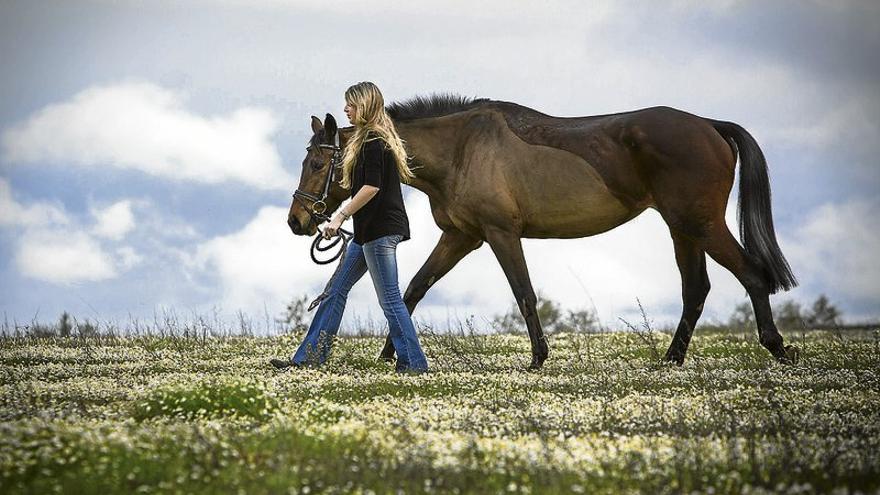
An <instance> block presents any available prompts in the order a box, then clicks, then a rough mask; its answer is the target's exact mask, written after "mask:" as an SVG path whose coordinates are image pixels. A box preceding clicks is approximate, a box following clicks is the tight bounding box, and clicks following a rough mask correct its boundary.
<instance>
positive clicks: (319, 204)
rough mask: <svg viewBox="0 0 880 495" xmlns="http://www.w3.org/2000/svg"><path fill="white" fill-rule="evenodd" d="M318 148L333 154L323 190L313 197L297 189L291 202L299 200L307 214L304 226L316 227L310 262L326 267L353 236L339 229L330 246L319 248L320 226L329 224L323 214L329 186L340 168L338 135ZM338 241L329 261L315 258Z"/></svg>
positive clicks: (341, 251) (322, 235)
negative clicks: (337, 248) (335, 251)
mask: <svg viewBox="0 0 880 495" xmlns="http://www.w3.org/2000/svg"><path fill="white" fill-rule="evenodd" d="M318 147H319V148H322V149H329V150H333V154H332V155H331V156H330V166H329V167H328V169H329V171H328V172H327V178H326V179H325V180H324V189H323V190H322V191H321V196H320V197H318V196H315V195H314V194H312V193H309V192H307V191H303V190H301V189H297V190H296V191H294V193H293V200H294V201H296V200H299V201H300V202H301V203H302V204H303V207H304V208H305V210H306V212H307V213H308V214H309V223H308V224H306V227H308V226H309V225H311V224H312V222H314V223H315V225H316V226H319V227H318V235H317V236H316V237H315V240H314V241H313V242H312V250H311V256H312V261H314V262H315V263H317V264H319V265H326V264H328V263H332V262H334V261H336V259H337V258H339V257H340V256H342V254H343V253H344V252H345V249H346V247H347V246H348V240H349V239H350V238H351V237H352V236H353V235H354V234H352V233H351V232H349V231H347V230H345V229H342V228H340V229H339V230H338V231H337V234H336V239H334V240H333V241H332V242H330V244H328V245H326V246H321V240H322V239H323V238H324V233H323V231H321V228H320V224H322V223H324V222H329V221H330V217H329V216H328V215H327V214H326V213H325V212H326V211H327V202H326V201H327V197H328V196H329V195H330V186H331V185H332V184H333V181H334V180H335V178H336V170H337V169H338V168H340V167H341V166H342V148H341V147H340V146H339V133H338V132H337V133H336V137H335V143H334V144H325V143H320V144H318ZM306 150H307V151H311V150H312V144H309V146H308V147H306ZM306 201H311V205H309V204H308V203H306ZM339 241H342V246H341V247H340V249H339V252H338V253H336V255H335V256H333V257H332V258H330V259H327V260H319V259H318V258H317V256H315V251H322V252H323V251H327V250H329V249H332V248H333V247H334V246H336V245H337V244H339Z"/></svg>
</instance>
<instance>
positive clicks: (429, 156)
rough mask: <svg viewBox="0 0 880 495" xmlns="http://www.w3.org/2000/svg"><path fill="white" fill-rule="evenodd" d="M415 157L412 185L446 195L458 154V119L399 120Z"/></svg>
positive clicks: (410, 154) (410, 150) (408, 152)
mask: <svg viewBox="0 0 880 495" xmlns="http://www.w3.org/2000/svg"><path fill="white" fill-rule="evenodd" d="M395 127H396V128H397V132H398V134H400V137H401V139H403V140H404V142H405V144H406V151H407V154H409V156H411V157H413V159H412V168H413V174H415V178H414V179H413V180H412V182H410V185H411V186H412V187H414V188H416V189H418V190H420V191H422V192H424V193H425V194H427V195H428V196H435V195H438V194H442V192H443V191H444V190H445V183H446V181H447V180H448V179H449V171H450V170H451V168H452V161H453V156H454V153H455V135H456V133H457V132H456V131H457V127H458V126H457V122H452V121H450V119H445V120H444V121H442V122H438V119H419V120H417V121H413V122H399V123H395Z"/></svg>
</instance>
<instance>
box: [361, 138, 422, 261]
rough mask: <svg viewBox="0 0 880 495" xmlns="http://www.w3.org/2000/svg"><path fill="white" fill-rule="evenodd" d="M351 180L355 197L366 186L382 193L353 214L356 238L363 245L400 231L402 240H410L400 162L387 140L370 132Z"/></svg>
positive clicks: (377, 194)
mask: <svg viewBox="0 0 880 495" xmlns="http://www.w3.org/2000/svg"><path fill="white" fill-rule="evenodd" d="M351 179H352V181H351V184H352V185H351V197H352V198H353V197H354V196H355V194H357V192H358V191H359V190H360V189H361V187H363V186H364V185H371V186H376V187H378V188H379V192H378V193H376V195H375V196H373V197H372V198H371V199H370V200H369V201H367V203H366V204H365V205H364V206H362V207H361V209H359V210H358V211H356V212H355V213H354V241H355V242H356V243H358V244H361V245H363V244H364V243H365V242H369V241H372V240H375V239H378V238H380V237H382V236H386V235H391V234H401V235H402V236H403V238H402V239H401V242H403V241H405V240H407V239H409V218H407V216H406V208H404V206H403V193H402V192H401V190H400V175H399V174H398V172H397V161H396V158H395V157H394V153H392V152H391V149H390V148H388V147H387V146H385V141H384V140H383V139H382V138H380V137H378V136H376V135H375V134H374V133H371V134H368V135H367V138H366V141H365V142H364V144H363V146H362V147H361V152H360V153H359V154H358V161H357V163H355V166H354V170H353V171H352V177H351Z"/></svg>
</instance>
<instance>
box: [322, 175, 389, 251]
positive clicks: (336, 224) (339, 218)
mask: <svg viewBox="0 0 880 495" xmlns="http://www.w3.org/2000/svg"><path fill="white" fill-rule="evenodd" d="M378 192H379V188H378V187H376V186H371V185H369V184H364V185H363V186H361V188H360V189H358V192H357V193H355V195H354V197H353V198H351V201H350V202H349V203H348V204H347V205H346V206H343V207H342V208H340V209H339V212H337V213H336V215H334V216H333V220H331V221H330V225H328V226H327V228H326V229H324V238H325V239H329V238H330V237H332V236H334V235H336V231H337V230H339V228H340V227H342V222H344V221H346V220H348V219H349V218H351V216H352V215H354V214H355V212H357V211H358V210H360V209H361V208H363V206H364V205H365V204H367V203H368V202H369V201H370V200H371V199H373V196H375V195H376V194H378Z"/></svg>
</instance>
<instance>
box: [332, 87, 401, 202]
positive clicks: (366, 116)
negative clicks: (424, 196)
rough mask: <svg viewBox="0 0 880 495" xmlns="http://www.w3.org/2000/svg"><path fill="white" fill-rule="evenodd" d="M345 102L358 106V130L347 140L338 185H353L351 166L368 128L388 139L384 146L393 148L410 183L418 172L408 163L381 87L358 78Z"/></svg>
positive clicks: (346, 95) (348, 186)
mask: <svg viewBox="0 0 880 495" xmlns="http://www.w3.org/2000/svg"><path fill="white" fill-rule="evenodd" d="M345 102H346V103H348V104H349V105H351V106H352V107H354V108H355V115H354V122H353V124H354V129H355V130H354V134H353V135H352V136H351V138H350V139H349V140H348V142H347V143H346V144H345V151H344V152H343V155H342V180H341V181H339V185H340V186H342V187H343V188H345V189H350V188H351V174H352V169H353V168H354V166H355V164H356V163H357V158H358V154H359V153H360V151H361V146H363V144H364V141H365V140H366V138H367V133H368V132H369V131H373V132H374V133H375V134H378V135H379V137H380V138H382V139H383V140H384V141H385V146H386V147H388V148H390V149H391V152H392V153H393V155H394V157H395V158H396V161H397V172H398V174H399V175H400V180H401V181H402V182H403V183H405V184H409V183H410V181H412V179H413V178H415V175H414V174H413V172H412V170H411V169H410V167H409V163H408V159H409V157H408V156H407V154H406V149H405V148H404V147H403V140H402V139H400V136H399V135H398V134H397V129H395V128H394V122H392V120H391V117H390V116H389V115H388V112H386V111H385V99H384V98H383V97H382V92H380V91H379V88H378V87H376V85H375V84H373V83H371V82H369V81H364V82H359V83H357V84H355V85H353V86H351V87H349V88H348V89H347V90H345Z"/></svg>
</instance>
